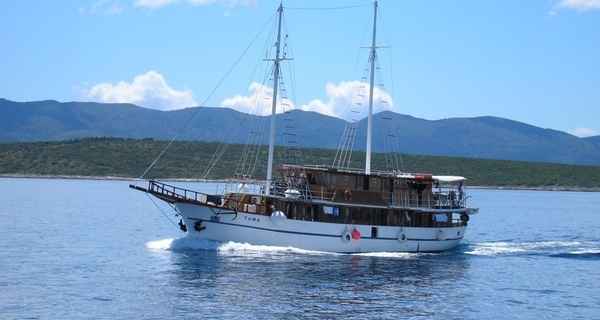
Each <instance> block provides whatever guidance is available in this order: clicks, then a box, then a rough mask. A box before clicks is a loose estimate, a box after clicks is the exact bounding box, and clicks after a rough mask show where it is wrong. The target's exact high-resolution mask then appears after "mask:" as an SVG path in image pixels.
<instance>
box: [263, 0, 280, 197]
mask: <svg viewBox="0 0 600 320" xmlns="http://www.w3.org/2000/svg"><path fill="white" fill-rule="evenodd" d="M277 14H278V16H279V21H278V23H277V42H276V43H275V47H276V49H275V59H273V67H274V68H273V103H272V106H271V129H270V130H271V134H270V135H269V161H268V163H267V186H266V190H265V194H266V195H269V194H271V182H272V180H273V153H274V152H275V114H276V113H277V90H278V87H279V63H280V62H281V60H283V59H282V58H281V57H280V56H279V55H280V49H281V18H282V16H283V2H282V3H280V4H279V8H278V9H277Z"/></svg>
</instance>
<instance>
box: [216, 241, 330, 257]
mask: <svg viewBox="0 0 600 320" xmlns="http://www.w3.org/2000/svg"><path fill="white" fill-rule="evenodd" d="M217 251H218V252H219V253H220V254H225V255H227V254H236V255H237V254H253V255H268V254H280V253H297V254H309V255H324V254H333V255H335V254H336V253H329V252H322V251H311V250H304V249H299V248H295V247H278V246H265V245H254V244H249V243H238V242H225V243H222V244H220V245H219V246H218V248H217Z"/></svg>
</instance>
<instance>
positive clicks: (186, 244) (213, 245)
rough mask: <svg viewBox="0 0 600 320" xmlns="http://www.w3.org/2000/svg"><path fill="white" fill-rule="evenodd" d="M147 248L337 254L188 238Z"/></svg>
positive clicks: (154, 242)
mask: <svg viewBox="0 0 600 320" xmlns="http://www.w3.org/2000/svg"><path fill="white" fill-rule="evenodd" d="M146 248H148V249H150V250H169V251H190V250H208V251H216V252H218V253H219V254H221V255H240V254H249V255H267V254H289V253H295V254H308V255H323V254H332V255H336V253H329V252H321V251H310V250H303V249H298V248H294V247H277V246H263V245H252V244H249V243H238V242H225V243H221V242H216V241H210V240H200V239H193V238H188V237H183V238H178V239H172V238H171V239H162V240H156V241H149V242H147V243H146Z"/></svg>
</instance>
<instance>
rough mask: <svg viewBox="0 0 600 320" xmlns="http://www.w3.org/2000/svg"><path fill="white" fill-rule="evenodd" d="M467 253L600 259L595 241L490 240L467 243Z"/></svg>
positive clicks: (599, 248) (598, 246)
mask: <svg viewBox="0 0 600 320" xmlns="http://www.w3.org/2000/svg"><path fill="white" fill-rule="evenodd" d="M464 253H465V254H468V255H476V256H525V255H528V256H529V255H543V256H549V257H558V258H575V259H600V243H598V242H595V241H529V242H518V241H490V242H480V243H472V244H467V245H466V247H465V251H464Z"/></svg>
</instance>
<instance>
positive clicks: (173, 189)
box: [148, 180, 221, 204]
mask: <svg viewBox="0 0 600 320" xmlns="http://www.w3.org/2000/svg"><path fill="white" fill-rule="evenodd" d="M148 192H150V193H152V194H156V195H159V196H163V197H166V198H168V199H173V200H179V201H191V202H199V203H203V204H208V203H211V202H212V203H214V204H218V203H217V202H219V199H220V198H221V197H220V196H215V195H210V194H207V193H203V192H198V191H194V190H190V189H186V188H182V187H177V186H174V185H170V184H166V183H164V182H158V181H155V180H150V181H148Z"/></svg>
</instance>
